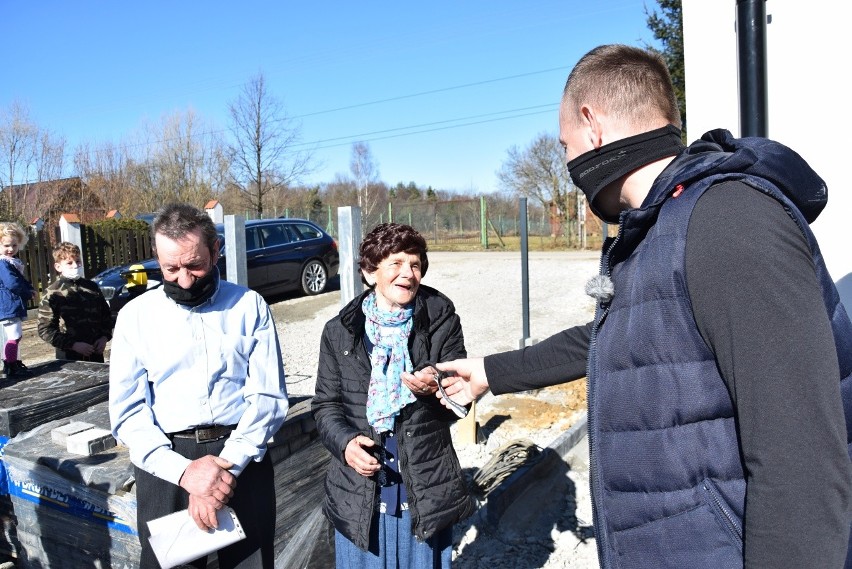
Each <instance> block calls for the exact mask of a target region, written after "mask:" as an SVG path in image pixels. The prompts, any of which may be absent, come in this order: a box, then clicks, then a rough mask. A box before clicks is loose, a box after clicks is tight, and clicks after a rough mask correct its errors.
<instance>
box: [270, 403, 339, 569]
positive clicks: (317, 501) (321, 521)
mask: <svg viewBox="0 0 852 569" xmlns="http://www.w3.org/2000/svg"><path fill="white" fill-rule="evenodd" d="M269 454H270V457H271V458H272V464H273V468H274V469H275V503H276V506H277V517H276V520H275V555H276V557H275V559H276V563H275V566H276V567H282V568H284V567H305V568H307V569H314V568H322V567H332V566H334V534H333V532H331V530H330V525H329V524H328V522H327V521H326V519H325V516H323V514H322V512H321V509H320V507H321V505H322V502H323V499H324V497H325V488H324V486H323V483H324V481H325V472H326V470H327V467H328V462H329V461H330V460H331V455H330V454H329V452H328V451H327V450H326V448H325V447H324V446H323V445H322V443H321V442H320V440H319V438H318V434H317V429H316V423H315V422H314V419H313V414H312V413H311V399H310V398H307V397H293V398H291V400H290V411H289V413H288V414H287V421H286V422H285V423H284V425H283V426H282V427H281V429H279V431H278V432H277V433H276V434H275V437H274V439H273V442H272V443H271V444H270V446H269Z"/></svg>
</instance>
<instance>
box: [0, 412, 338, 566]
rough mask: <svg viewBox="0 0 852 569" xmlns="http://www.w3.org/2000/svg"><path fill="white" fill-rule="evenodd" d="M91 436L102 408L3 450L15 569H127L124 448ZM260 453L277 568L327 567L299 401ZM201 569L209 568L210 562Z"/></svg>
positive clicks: (318, 468) (132, 535)
mask: <svg viewBox="0 0 852 569" xmlns="http://www.w3.org/2000/svg"><path fill="white" fill-rule="evenodd" d="M80 429H85V430H84V431H82V432H79V431H80ZM99 429H109V416H108V408H107V404H106V403H105V402H104V403H101V404H98V405H95V406H93V407H91V408H90V409H89V410H88V411H86V412H85V413H80V414H77V415H73V416H71V417H69V418H66V419H60V420H56V421H51V422H48V423H45V424H44V425H41V426H39V427H36V428H35V429H32V430H30V431H27V432H24V433H21V434H19V435H18V436H16V437H14V438H12V439H11V440H9V442H8V443H7V444H6V446H5V449H4V450H5V457H4V461H5V465H6V469H7V476H8V484H9V494H10V496H11V503H12V506H13V509H14V514H15V516H16V517H17V540H18V541H19V542H20V551H19V552H18V553H17V557H18V566H19V567H20V568H29V567H32V568H35V567H39V568H42V569H47V568H55V567H69V568H77V567H113V568H116V569H124V568H131V567H134V566H136V565H137V560H138V555H139V539H138V535H137V532H136V497H135V493H134V492H135V484H134V479H133V466H132V464H131V462H130V458H129V455H128V451H127V448H125V447H124V446H122V445H117V446H115V447H112V448H110V444H109V442H108V441H107V442H105V441H104V440H103V437H101V436H100V435H101V431H99ZM78 432H79V433H78ZM86 433H89V434H90V436H89V440H90V441H97V442H96V443H94V444H93V443H91V442H90V444H89V445H88V446H86V445H80V444H79V443H76V444H72V442H73V441H72V440H71V439H73V438H75V437H79V436H80V435H86ZM69 448H71V449H75V450H76V452H71V451H69ZM81 452H89V453H91V454H89V455H84V454H80V453H81ZM269 453H270V457H271V458H272V461H273V465H274V468H275V491H276V502H277V519H276V541H275V553H276V559H277V560H278V561H279V562H278V563H277V566H278V567H284V566H285V565H281V564H280V563H285V562H286V566H287V567H292V566H295V565H291V564H290V563H291V562H295V563H296V564H297V565H298V566H300V567H306V568H309V569H314V568H320V567H329V566H331V565H333V563H334V561H333V559H334V543H333V535H332V534H331V532H330V528H329V526H328V523H327V522H326V521H325V519H324V518H323V517H322V514H321V512H320V504H321V503H322V498H323V495H324V489H323V478H324V475H325V470H326V465H327V464H328V461H329V460H330V456H329V454H328V452H327V451H326V450H325V448H324V447H323V446H322V445H321V443H320V442H319V439H318V438H317V433H316V424H315V423H314V421H313V417H312V415H311V412H310V399H309V398H306V397H301V398H293V399H292V400H291V409H290V413H289V414H288V419H287V421H286V422H285V424H284V425H283V426H282V427H281V429H280V430H279V431H278V433H276V435H275V437H274V440H273V441H272V442H271V444H270V447H269ZM210 566H211V567H216V566H217V563H216V561H215V556H211V563H210Z"/></svg>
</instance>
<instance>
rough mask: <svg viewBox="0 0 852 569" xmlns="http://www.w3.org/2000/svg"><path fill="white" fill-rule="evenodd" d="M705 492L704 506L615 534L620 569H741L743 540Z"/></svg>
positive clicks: (615, 546) (701, 504)
mask: <svg viewBox="0 0 852 569" xmlns="http://www.w3.org/2000/svg"><path fill="white" fill-rule="evenodd" d="M704 488H705V487H704V483H702V484H701V485H699V490H701V492H702V493H703V496H702V498H701V499H702V502H703V503H699V504H698V505H696V506H694V507H692V508H691V509H689V510H686V511H684V512H681V513H678V514H674V515H672V516H668V517H665V518H660V519H657V520H654V521H651V522H648V523H645V524H642V525H640V526H636V527H632V528H629V529H625V530H621V531H616V532H613V535H612V537H613V547H614V548H615V550H616V553H617V555H618V567H619V568H620V569H647V568H648V567H654V568H655V569H683V568H685V567H689V568H690V569H699V568H706V569H727V568H731V569H741V568H742V565H743V554H742V540H741V539H738V538H735V535H734V533H733V531H732V529H731V527H730V522H729V526H728V527H726V526H725V525H723V524H722V521H721V518H720V516H721V515H722V514H721V511H720V507H719V506H718V505H716V504H715V503H714V501H713V499H712V498H711V497H710V496H709V494H708V493H707V490H705V489H704ZM707 488H711V486H707ZM713 490H714V491H715V488H713ZM717 496H718V493H717ZM722 503H724V502H722Z"/></svg>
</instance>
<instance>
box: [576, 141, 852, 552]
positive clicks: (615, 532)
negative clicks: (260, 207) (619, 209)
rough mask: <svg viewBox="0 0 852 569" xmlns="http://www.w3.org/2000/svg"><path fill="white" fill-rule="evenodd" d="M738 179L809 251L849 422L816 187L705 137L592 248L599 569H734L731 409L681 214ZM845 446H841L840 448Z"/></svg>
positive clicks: (785, 165) (592, 434)
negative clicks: (613, 233)
mask: <svg viewBox="0 0 852 569" xmlns="http://www.w3.org/2000/svg"><path fill="white" fill-rule="evenodd" d="M727 181H740V182H743V183H746V184H748V185H750V186H752V187H754V188H755V189H757V190H759V191H762V192H764V193H766V194H767V195H770V196H772V197H773V198H775V199H777V200H778V201H779V202H780V203H781V204H782V205H783V206H784V207H785V210H786V211H787V212H788V214H789V215H790V217H791V218H792V219H793V220H794V221H795V222H796V224H797V225H798V227H799V228H800V229H801V231H802V234H803V235H804V236H805V239H806V240H807V242H808V243H809V245H810V249H811V254H812V258H813V261H814V266H815V269H816V272H817V277H818V280H819V281H820V283H821V288H822V291H823V299H824V302H825V307H826V313H827V315H828V317H829V320H830V322H831V326H832V331H833V334H834V338H835V347H836V351H837V357H838V364H839V368H840V377H841V393H842V396H843V401H844V411H845V413H846V417H847V431H849V428H848V427H849V426H850V425H852V421H850V419H852V392H850V390H852V380H850V376H851V375H852V323H850V321H849V317H848V315H847V314H846V312H845V310H844V308H843V306H842V305H841V304H840V302H839V297H838V294H837V291H836V289H835V287H834V284H833V282H832V280H831V279H830V277H829V275H828V272H827V271H826V269H825V265H824V263H823V260H822V256H821V254H820V252H819V247H818V246H817V243H816V240H815V238H814V236H813V234H812V233H811V231H810V229H809V228H808V223H809V222H811V221H813V220H814V219H815V218H816V216H817V215H818V214H819V212H820V211H821V210H822V208H823V207H824V206H825V202H826V190H825V185H824V183H823V181H822V180H821V179H820V178H819V176H818V175H816V173H814V172H813V170H812V169H811V168H810V167H809V166H808V165H807V164H806V163H805V161H804V160H803V159H802V158H801V157H799V156H798V155H797V154H796V153H795V152H793V151H792V150H790V149H788V148H786V147H784V146H783V145H781V144H778V143H776V142H773V141H770V140H767V139H762V138H744V139H735V138H733V137H732V136H731V135H730V133H728V132H727V131H723V130H717V131H711V132H709V133H707V134H706V135H705V136H704V137H702V139H701V140H700V141H698V142H696V143H695V144H693V145H692V146H690V148H688V149H686V150H685V151H684V152H683V153H682V154H681V155H680V156H678V157H677V158H676V159H675V160H674V161H673V162H672V163H671V164H670V165H669V166H668V167H667V168H666V170H665V171H664V172H663V173H662V174H661V175H660V176H659V177H658V179H657V180H656V182H655V184H654V186H653V187H652V189H651V191H650V193H649V195H648V197H647V198H646V200H645V203H644V204H643V205H642V207H640V208H637V209H633V210H629V211H626V212H624V213H623V214H622V217H621V222H620V227H619V234H618V236H617V237H616V238H614V239H612V240H610V241H609V242H608V243H607V244H606V245H605V248H604V255H603V258H602V263H601V270H602V273H603V274H605V275H607V276H609V277H610V278H611V279H612V281H613V284H614V289H615V295H614V296H613V298H612V300H611V301H609V302H608V303H606V304H602V305H600V306H599V307H598V310H597V314H596V318H595V325H594V328H593V331H592V336H591V340H590V350H589V370H588V376H589V385H590V390H589V438H590V445H591V450H592V497H593V505H594V510H595V527H596V537H597V540H598V548H599V558H600V563H601V566H602V567H619V568H640V567H642V568H645V567H690V568H700V567H707V568H711V567H712V568H718V567H742V563H743V561H742V559H743V556H742V527H743V526H742V520H743V515H744V505H745V493H746V483H745V475H744V472H743V466H742V460H741V456H740V452H739V447H738V442H737V432H736V426H735V410H734V407H733V403H732V402H731V398H730V395H729V393H728V391H727V389H726V386H725V382H724V381H723V379H722V378H721V376H720V374H719V371H718V369H717V366H716V362H715V358H714V356H713V354H712V353H711V352H710V349H709V348H708V347H707V345H706V343H705V342H704V341H703V339H702V338H701V336H700V334H699V331H698V329H697V326H696V324H695V321H694V317H693V315H692V310H691V306H690V301H689V295H688V291H687V284H686V275H685V246H686V238H687V228H688V224H689V220H690V215H691V213H692V211H693V208H694V207H695V204H696V203H697V201H698V199H699V198H700V197H701V195H702V194H703V193H704V192H705V191H706V190H707V189H708V188H710V187H711V186H713V185H716V184H719V183H722V182H727ZM849 440H850V439H849V436H848V435H847V444H848V442H849Z"/></svg>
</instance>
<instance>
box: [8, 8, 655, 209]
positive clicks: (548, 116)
mask: <svg viewBox="0 0 852 569" xmlns="http://www.w3.org/2000/svg"><path fill="white" fill-rule="evenodd" d="M645 4H646V2H644V1H643V0H600V1H588V0H587V1H585V2H580V1H575V0H562V1H551V0H545V1H532V0H531V1H527V2H520V1H515V2H512V1H506V0H489V1H485V0H474V1H464V0H456V1H444V0H430V1H429V2H418V3H413V2H346V3H343V2H336V1H327V2H286V1H282V0H278V1H274V2H273V1H269V2H266V1H255V0H243V1H242V2H235V1H231V2H220V1H215V0H214V1H206V2H188V1H184V2H180V1H177V2H176V1H174V0H172V1H169V2H165V1H160V0H148V1H146V2H120V1H119V2H104V1H102V2H92V1H89V0H79V1H74V2H68V1H58V0H53V1H38V2H27V1H24V0H0V22H2V28H3V48H2V50H0V62H2V70H3V71H2V76H3V79H2V80H0V85H2V86H0V108H5V107H7V106H8V105H9V104H10V103H11V102H12V101H13V100H18V101H21V102H23V103H25V104H26V105H27V106H28V107H29V109H30V113H31V117H32V118H33V119H34V120H35V122H36V123H37V124H39V125H40V126H41V127H43V128H47V129H50V130H51V131H52V132H53V133H55V134H58V135H62V136H64V137H65V138H66V140H67V143H68V148H69V154H70V153H71V151H72V150H73V148H74V147H75V146H76V145H77V144H78V143H80V142H84V141H86V142H89V143H92V144H98V143H101V142H106V141H110V142H114V143H120V142H123V141H127V140H128V139H129V138H130V137H131V136H132V135H133V133H136V132H138V131H139V130H140V129H141V128H142V125H143V124H144V123H145V122H146V121H147V122H154V123H155V122H158V121H159V120H160V119H161V118H162V117H163V116H165V115H168V114H172V113H174V112H182V111H186V110H188V109H190V108H191V109H193V110H194V111H195V112H196V113H197V114H198V115H199V116H200V117H201V118H202V119H203V120H204V121H207V122H209V123H210V124H211V125H212V128H214V129H219V130H222V131H226V130H227V127H228V113H227V108H228V103H229V102H231V101H233V100H234V99H235V98H236V97H237V95H238V94H239V91H240V88H241V87H242V86H243V85H244V84H245V83H246V82H247V81H248V80H249V79H250V78H251V77H252V76H254V75H256V74H257V73H258V72H262V73H263V75H264V77H265V79H266V81H267V84H268V87H269V90H270V92H271V93H272V94H273V95H275V96H276V97H278V98H279V99H280V100H281V101H282V103H283V105H284V107H285V108H286V111H287V114H288V115H290V116H291V117H293V118H294V119H295V120H296V121H297V122H298V123H299V124H300V128H301V139H300V140H301V143H300V146H299V149H300V150H310V151H312V153H313V155H314V159H315V160H314V161H315V164H316V166H317V169H316V170H315V171H314V172H313V173H312V174H311V175H310V176H308V177H307V178H306V179H305V180H304V182H306V183H313V182H324V181H331V180H333V179H334V177H335V175H336V174H338V173H340V174H343V175H347V176H348V175H349V162H350V157H351V148H352V143H353V142H355V141H358V140H363V141H366V142H367V143H368V144H369V146H370V150H371V152H372V155H373V158H374V160H375V162H376V163H377V165H378V170H379V175H380V178H381V179H382V180H384V181H385V182H387V183H389V184H391V185H394V184H396V183H397V182H403V183H408V182H410V181H413V182H415V183H417V184H418V185H420V186H427V185H431V186H432V187H434V188H437V189H445V190H456V191H459V192H465V193H473V194H480V193H490V192H492V191H495V190H497V189H499V188H498V185H497V179H496V175H495V173H496V171H497V170H499V168H500V166H501V164H502V163H503V161H504V160H505V159H506V156H507V152H508V150H509V148H510V147H512V146H518V147H520V148H524V147H526V146H527V145H528V144H529V143H530V142H531V141H532V140H533V139H534V138H535V137H536V136H537V135H538V134H540V133H543V132H550V133H554V134H555V133H556V132H557V107H558V102H559V97H560V95H561V91H562V87H563V85H564V82H565V78H566V77H567V74H568V72H569V71H570V68H571V66H572V65H573V64H574V63H575V62H576V61H577V59H578V58H579V57H580V56H582V55H583V54H584V53H585V52H586V51H588V50H589V49H591V48H592V47H594V46H596V45H599V44H602V43H616V42H617V43H628V44H633V45H637V44H640V43H641V42H651V41H652V36H651V34H650V31H649V30H648V28H647V25H646V21H645V20H646V17H645V12H644V7H645ZM647 4H648V6H649V7H651V8H653V7H656V2H654V1H653V0H648V1H647Z"/></svg>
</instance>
